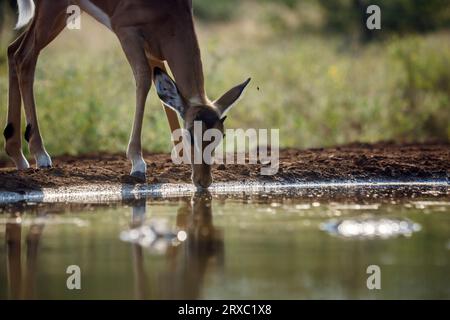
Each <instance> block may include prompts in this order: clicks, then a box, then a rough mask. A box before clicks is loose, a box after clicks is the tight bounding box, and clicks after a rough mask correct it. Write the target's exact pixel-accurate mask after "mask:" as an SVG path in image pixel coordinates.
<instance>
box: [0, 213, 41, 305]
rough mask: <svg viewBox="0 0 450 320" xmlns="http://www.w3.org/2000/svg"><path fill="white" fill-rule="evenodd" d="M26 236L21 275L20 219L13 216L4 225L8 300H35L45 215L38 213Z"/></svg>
mask: <svg viewBox="0 0 450 320" xmlns="http://www.w3.org/2000/svg"><path fill="white" fill-rule="evenodd" d="M37 215H38V219H36V220H35V222H33V223H32V224H31V225H30V227H29V230H28V233H27V236H26V246H25V248H26V249H25V250H26V256H25V259H26V261H25V269H24V273H22V241H21V239H22V224H21V217H20V216H14V217H13V218H12V219H10V220H9V221H8V222H7V223H6V226H5V227H6V230H5V241H6V252H7V262H6V267H7V273H8V296H9V298H10V299H15V300H17V299H33V298H35V282H36V271H37V263H36V262H37V257H38V248H39V241H40V238H41V235H42V232H43V231H44V227H45V215H43V214H42V213H40V212H38V214H37Z"/></svg>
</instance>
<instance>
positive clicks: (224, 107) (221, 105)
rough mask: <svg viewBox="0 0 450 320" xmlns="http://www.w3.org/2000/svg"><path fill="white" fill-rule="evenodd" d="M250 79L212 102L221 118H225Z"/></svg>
mask: <svg viewBox="0 0 450 320" xmlns="http://www.w3.org/2000/svg"><path fill="white" fill-rule="evenodd" d="M250 80H251V78H248V79H247V80H246V81H245V82H244V83H241V84H240V85H238V86H236V87H234V88H233V89H231V90H230V91H228V92H227V93H225V94H224V95H223V96H222V97H221V98H219V99H218V100H216V101H215V102H214V105H215V106H216V107H217V109H219V111H220V115H221V117H222V118H223V117H225V115H226V113H227V112H228V111H230V109H231V108H232V107H233V106H234V105H235V104H236V102H237V101H238V100H239V98H240V97H241V95H242V93H243V92H244V90H245V88H246V87H247V85H248V84H249V83H250Z"/></svg>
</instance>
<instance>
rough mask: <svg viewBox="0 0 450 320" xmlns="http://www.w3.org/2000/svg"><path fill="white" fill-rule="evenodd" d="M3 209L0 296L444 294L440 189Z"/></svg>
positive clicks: (447, 215) (446, 260) (447, 255)
mask: <svg viewBox="0 0 450 320" xmlns="http://www.w3.org/2000/svg"><path fill="white" fill-rule="evenodd" d="M1 212H2V213H0V241H1V242H2V245H1V246H0V298H1V299H19V298H32V299H57V298H59V299H97V298H101V299H200V298H201V299H322V298H325V299H348V298H352V299H366V298H367V299H381V298H383V299H393V298H400V299H409V298H438V299H442V298H447V299H448V298H450V197H449V195H448V190H447V189H445V188H444V189H442V188H440V189H433V188H423V189H421V188H419V189H410V188H405V189H399V188H396V189H393V190H384V189H367V188H363V189H361V188H360V189H357V190H353V189H351V188H350V189H347V190H345V192H342V190H341V189H335V190H331V189H329V190H323V189H320V188H318V189H315V190H302V191H301V192H285V193H284V194H278V195H270V194H259V195H246V194H241V195H237V196H234V197H225V196H211V195H209V194H196V195H193V196H188V197H181V198H174V199H170V200H164V199H156V198H152V199H140V200H135V201H128V202H124V203H112V204H108V205H105V204H102V205H94V204H90V205H89V204H80V205H76V204H71V205H64V204H20V205H19V206H18V205H15V206H5V207H3V208H2V209H1ZM339 226H341V228H339ZM342 226H344V227H342ZM358 228H359V229H358ZM402 228H403V229H402ZM405 228H406V229H405ZM71 265H76V266H79V267H80V270H81V290H69V289H68V288H67V285H66V281H67V278H68V277H69V276H70V275H69V274H67V273H66V270H67V267H68V266H71ZM371 265H376V266H379V267H380V270H381V289H380V290H369V289H368V288H367V278H368V277H369V276H370V275H369V274H367V272H366V271H367V268H368V266H371Z"/></svg>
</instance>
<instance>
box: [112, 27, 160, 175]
mask: <svg viewBox="0 0 450 320" xmlns="http://www.w3.org/2000/svg"><path fill="white" fill-rule="evenodd" d="M117 35H118V37H119V39H120V43H121V45H122V48H123V50H124V52H125V55H126V56H127V59H128V61H129V63H130V65H131V68H132V69H133V74H134V77H135V80H136V112H135V116H134V124H133V130H132V132H131V137H130V142H129V144H128V149H127V157H128V159H129V160H130V161H131V164H132V169H131V175H132V176H134V177H136V178H139V179H141V180H145V178H146V176H145V174H146V171H147V165H146V163H145V161H144V158H143V157H142V142H141V135H142V123H143V119H144V111H145V103H146V101H147V97H148V93H149V91H150V88H151V85H152V73H151V68H150V65H149V63H148V60H147V57H146V55H145V49H144V48H145V47H144V44H145V43H144V39H143V38H142V37H141V35H140V33H139V32H138V31H137V30H135V29H134V28H130V29H127V30H121V31H120V32H118V33H117Z"/></svg>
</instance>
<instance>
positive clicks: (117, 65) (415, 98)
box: [0, 6, 450, 157]
mask: <svg viewBox="0 0 450 320" xmlns="http://www.w3.org/2000/svg"><path fill="white" fill-rule="evenodd" d="M267 8H268V9H265V8H264V7H262V8H260V9H258V10H256V9H255V8H253V7H251V6H250V7H249V8H248V9H247V11H245V12H246V13H247V14H244V13H241V14H240V15H241V16H245V18H244V17H241V18H236V20H234V21H233V22H229V23H221V24H203V23H200V24H199V25H198V31H199V38H200V42H201V46H202V52H203V60H204V65H205V73H206V81H207V82H206V87H207V89H208V92H209V95H210V98H212V99H214V98H216V97H218V96H219V95H220V94H222V93H223V92H224V91H226V90H227V89H229V88H230V87H231V86H233V85H234V84H236V83H238V82H240V81H242V80H244V79H245V78H246V77H248V76H251V77H252V78H253V82H252V84H251V86H250V87H249V89H248V92H247V93H246V95H245V97H244V99H243V100H241V102H240V104H239V105H238V106H236V108H235V109H234V110H233V111H232V112H231V113H230V114H229V120H227V126H228V127H232V128H237V127H240V128H249V127H254V128H279V129H280V138H281V144H282V146H285V147H313V146H315V147H317V146H329V145H335V144H342V143H348V142H352V141H362V142H374V141H379V140H407V141H412V140H414V141H423V140H429V139H440V140H447V141H448V140H450V121H449V120H450V108H449V106H450V37H449V33H448V32H444V31H442V32H440V33H434V34H428V35H422V36H414V35H411V36H405V37H402V38H390V39H387V40H384V41H378V42H373V43H371V44H369V45H364V46H363V45H361V44H358V42H355V41H353V40H352V39H350V38H349V37H346V36H339V35H336V34H334V35H330V34H328V35H324V34H318V33H316V32H306V31H305V32H301V29H299V28H300V27H299V26H298V25H296V24H295V21H296V20H295V19H293V20H290V19H289V9H286V8H284V9H280V11H273V10H271V9H270V8H273V7H272V6H267ZM244 9H245V6H244ZM244 9H243V10H244ZM269 9H270V10H269ZM277 10H278V9H277ZM273 12H277V15H276V16H277V17H278V18H277V19H275V18H274V16H275V15H274V14H273ZM280 12H281V13H283V14H285V15H286V19H284V18H283V17H284V16H282V15H281V14H278V13H280ZM280 17H282V19H281V18H280ZM274 19H275V20H274ZM292 21H293V22H292ZM83 23H84V25H83V30H82V31H81V32H79V31H70V32H69V31H66V32H65V34H64V35H63V36H62V37H60V38H58V39H57V41H56V42H55V43H53V44H52V45H51V47H50V48H48V49H47V50H46V51H45V52H44V54H43V55H42V56H41V58H40V62H39V66H38V70H37V73H36V86H35V87H36V98H37V104H38V113H39V118H40V123H41V129H42V134H43V137H44V140H45V143H46V146H47V149H48V150H49V152H50V153H51V154H53V155H57V154H63V153H70V154H78V153H85V152H92V151H110V152H124V151H125V149H126V144H127V141H128V136H129V132H130V130H131V126H132V120H133V113H134V81H133V77H132V74H131V71H130V68H129V66H128V64H127V62H126V60H125V58H124V55H123V53H122V52H121V49H120V47H119V45H118V44H117V41H116V39H115V38H114V36H112V35H110V34H109V33H108V31H106V30H103V28H101V27H98V26H97V25H96V24H94V23H92V22H91V21H90V20H88V19H84V20H83ZM293 30H294V31H293ZM3 43H4V42H3ZM3 52H5V51H4V50H3ZM0 61H3V63H1V62H0V64H1V65H0V101H1V104H0V106H1V107H0V108H1V110H0V111H1V112H0V123H4V122H5V116H6V101H7V70H6V65H5V62H4V61H5V59H4V54H3V55H2V57H1V58H0ZM143 144H144V147H145V148H146V149H147V150H152V151H168V150H170V145H171V144H170V136H169V129H168V125H167V121H166V118H165V114H164V112H163V110H162V107H161V105H160V104H159V102H158V101H157V99H156V97H155V93H154V89H152V93H151V99H150V100H149V102H148V106H147V113H146V117H145V125H144V132H143ZM0 154H1V156H3V157H4V156H5V155H4V153H3V152H2V153H0Z"/></svg>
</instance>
